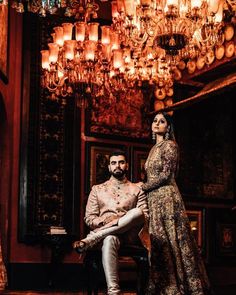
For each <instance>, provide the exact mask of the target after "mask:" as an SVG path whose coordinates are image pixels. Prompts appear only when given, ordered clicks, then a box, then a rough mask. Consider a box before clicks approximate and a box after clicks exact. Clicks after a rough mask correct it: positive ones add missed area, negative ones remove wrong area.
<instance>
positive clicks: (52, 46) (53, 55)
mask: <svg viewBox="0 0 236 295" xmlns="http://www.w3.org/2000/svg"><path fill="white" fill-rule="evenodd" d="M48 47H49V61H50V62H52V63H56V62H57V59H58V52H59V46H58V45H57V44H56V43H49V44H48Z"/></svg>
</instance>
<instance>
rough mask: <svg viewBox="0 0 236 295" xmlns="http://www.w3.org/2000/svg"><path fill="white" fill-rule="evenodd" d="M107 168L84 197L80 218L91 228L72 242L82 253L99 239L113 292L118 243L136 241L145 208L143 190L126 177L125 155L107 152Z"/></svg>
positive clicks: (113, 293)
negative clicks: (106, 176) (102, 179)
mask: <svg viewBox="0 0 236 295" xmlns="http://www.w3.org/2000/svg"><path fill="white" fill-rule="evenodd" d="M108 168H109V172H110V174H111V177H110V179H109V180H108V181H106V182H105V183H102V184H99V185H94V186H93V187H92V190H91V192H90V194H89V197H88V202H87V206H86V212H85V218H84V220H85V223H86V224H87V225H88V226H89V227H90V228H91V229H92V231H91V232H90V233H89V234H88V235H87V237H86V238H84V239H83V240H81V241H76V242H75V243H74V245H73V247H74V248H75V249H76V250H77V251H78V252H83V251H84V250H86V249H87V248H90V247H93V246H94V245H96V244H97V243H99V242H100V241H102V264H103V268H104V273H105V277H106V282H107V290H108V295H117V294H120V288H119V278H118V250H119V247H120V244H121V243H132V244H134V243H137V242H138V233H139V232H140V230H141V228H142V227H143V225H144V222H145V220H146V221H147V219H148V209H147V202H146V196H145V195H144V193H143V191H142V190H141V189H140V187H139V186H138V185H136V184H134V183H131V182H130V181H128V180H127V178H126V172H127V170H128V163H127V161H126V156H125V154H124V153H123V152H114V153H113V154H111V155H110V159H109V165H108ZM124 233H125V235H124Z"/></svg>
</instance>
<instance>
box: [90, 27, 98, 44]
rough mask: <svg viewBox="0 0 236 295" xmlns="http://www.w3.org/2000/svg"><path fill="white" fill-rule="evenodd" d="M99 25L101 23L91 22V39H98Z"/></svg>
mask: <svg viewBox="0 0 236 295" xmlns="http://www.w3.org/2000/svg"><path fill="white" fill-rule="evenodd" d="M98 25H99V23H89V24H88V28H89V40H90V41H95V42H97V41H98Z"/></svg>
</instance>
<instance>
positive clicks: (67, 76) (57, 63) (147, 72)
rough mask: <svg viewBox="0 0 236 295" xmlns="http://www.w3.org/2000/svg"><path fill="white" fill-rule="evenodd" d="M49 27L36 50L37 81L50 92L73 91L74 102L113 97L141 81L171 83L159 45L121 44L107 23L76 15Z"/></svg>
mask: <svg viewBox="0 0 236 295" xmlns="http://www.w3.org/2000/svg"><path fill="white" fill-rule="evenodd" d="M84 11H85V10H84ZM53 30H54V32H53V33H52V34H51V35H52V39H53V40H52V42H51V43H49V44H48V48H49V49H47V50H42V51H41V54H42V69H43V75H42V86H43V87H44V88H47V89H48V90H49V92H50V93H51V94H52V96H57V97H58V96H60V97H66V96H75V97H77V100H78V102H79V103H78V104H79V106H86V103H87V101H88V97H91V96H92V97H98V96H99V97H102V96H106V97H108V99H109V101H110V102H111V103H113V102H114V101H115V100H116V98H117V96H119V93H125V92H127V91H129V90H130V89H134V88H137V87H139V86H142V84H143V82H146V81H148V82H149V84H153V85H155V84H157V83H161V84H166V85H171V86H172V84H173V82H172V77H171V72H170V71H169V67H168V66H167V63H166V60H165V58H164V57H163V50H159V51H155V52H154V51H153V48H151V47H147V48H146V49H145V50H144V51H143V50H141V48H138V47H137V48H131V47H128V46H126V47H125V46H123V44H122V43H121V40H122V38H121V36H120V34H119V32H117V31H115V30H114V28H113V26H100V25H99V23H97V22H94V20H89V19H88V18H86V17H82V18H81V20H79V21H77V22H75V23H74V24H72V23H63V24H62V25H61V26H57V27H55V28H54V29H53ZM99 36H101V37H100V38H99ZM171 86H170V87H171Z"/></svg>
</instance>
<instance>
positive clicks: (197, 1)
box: [191, 0, 202, 8]
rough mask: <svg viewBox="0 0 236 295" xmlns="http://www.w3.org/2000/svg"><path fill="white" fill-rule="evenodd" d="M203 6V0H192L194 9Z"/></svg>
mask: <svg viewBox="0 0 236 295" xmlns="http://www.w3.org/2000/svg"><path fill="white" fill-rule="evenodd" d="M201 5H202V0H191V6H192V8H199V7H201Z"/></svg>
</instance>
